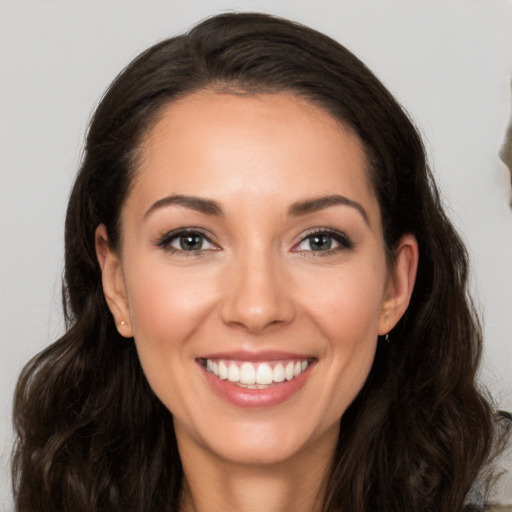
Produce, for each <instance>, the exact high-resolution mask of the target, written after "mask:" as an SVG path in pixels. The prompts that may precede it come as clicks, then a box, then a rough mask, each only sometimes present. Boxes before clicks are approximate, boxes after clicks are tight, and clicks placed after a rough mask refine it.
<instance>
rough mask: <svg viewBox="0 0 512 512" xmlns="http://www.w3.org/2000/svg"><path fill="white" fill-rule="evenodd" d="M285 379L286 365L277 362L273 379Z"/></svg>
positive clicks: (279, 380) (280, 380)
mask: <svg viewBox="0 0 512 512" xmlns="http://www.w3.org/2000/svg"><path fill="white" fill-rule="evenodd" d="M284 379H285V377H284V366H283V365H282V364H281V363H277V364H276V366H275V368H274V376H273V377H272V380H273V381H274V382H283V381H284Z"/></svg>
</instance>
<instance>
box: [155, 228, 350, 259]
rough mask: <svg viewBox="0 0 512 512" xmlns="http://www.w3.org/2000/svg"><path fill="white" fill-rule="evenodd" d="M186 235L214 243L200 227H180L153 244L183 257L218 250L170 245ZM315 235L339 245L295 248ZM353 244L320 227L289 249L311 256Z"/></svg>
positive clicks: (340, 233)
mask: <svg viewBox="0 0 512 512" xmlns="http://www.w3.org/2000/svg"><path fill="white" fill-rule="evenodd" d="M186 235H198V236H200V237H201V238H202V239H203V240H204V241H206V242H208V243H210V244H212V245H214V246H215V244H214V243H213V242H212V240H211V239H210V237H209V236H208V235H207V234H206V233H205V232H204V231H203V230H202V229H199V228H182V229H177V230H174V231H170V232H168V233H165V234H163V235H162V236H160V237H159V239H158V240H157V242H156V244H155V245H156V246H158V247H160V248H161V249H163V250H165V251H167V252H170V253H173V254H177V255H179V256H184V257H190V256H192V257H193V256H199V255H202V254H204V253H206V252H210V251H217V250H219V249H218V248H217V249H210V248H208V249H198V250H185V249H178V248H176V247H173V246H172V245H171V244H172V243H173V242H174V241H175V240H177V239H178V238H179V237H182V236H186ZM315 236H316V237H322V236H325V237H329V238H331V239H333V240H334V241H335V242H336V243H337V244H339V245H338V246H337V247H334V248H329V249H327V250H325V251H322V250H319V251H314V250H313V249H310V250H300V249H297V248H298V247H299V246H300V245H301V244H302V243H304V242H306V241H307V240H311V239H312V238H313V237H315ZM354 245H355V244H354V242H353V241H352V240H351V239H350V237H349V236H347V234H345V233H343V232H341V231H337V230H334V229H326V228H322V229H315V230H313V231H309V232H308V233H306V234H305V235H303V236H302V237H301V238H300V240H299V241H298V242H297V243H296V244H295V245H294V246H293V248H292V249H291V251H292V252H296V253H301V254H305V255H307V256H313V257H317V256H329V255H331V254H334V253H337V252H339V251H343V250H351V249H353V248H354Z"/></svg>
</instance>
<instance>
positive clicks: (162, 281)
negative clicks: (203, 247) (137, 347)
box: [125, 257, 216, 350]
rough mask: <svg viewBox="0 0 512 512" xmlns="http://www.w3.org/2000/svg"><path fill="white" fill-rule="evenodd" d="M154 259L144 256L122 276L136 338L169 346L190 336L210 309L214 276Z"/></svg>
mask: <svg viewBox="0 0 512 512" xmlns="http://www.w3.org/2000/svg"><path fill="white" fill-rule="evenodd" d="M155 259H156V260H157V261H156V262H154V263H153V264H151V260H150V259H149V258H147V257H146V258H145V261H141V262H139V263H140V264H137V262H134V263H132V264H131V266H130V267H128V268H135V269H137V271H136V272H134V273H132V274H128V275H127V276H125V280H126V286H127V290H128V294H127V297H128V305H129V309H130V317H131V321H132V326H133V332H134V337H135V339H136V340H138V341H140V342H144V343H149V344H152V345H161V348H162V349H163V350H164V349H166V347H169V346H170V347H169V348H171V349H172V345H173V344H176V343H179V342H180V341H184V340H186V339H187V338H189V337H190V336H191V335H192V334H193V332H194V331H195V329H197V328H198V326H200V325H201V324H202V323H203V321H204V318H205V317H206V316H207V315H208V312H209V311H210V310H211V307H212V304H213V302H214V297H215V289H216V286H215V277H214V276H212V275H205V272H204V271H201V270H197V271H196V272H194V273H190V272H188V271H186V270H183V269H180V268H176V267H171V266H170V265H165V263H164V264H162V262H161V261H159V260H160V258H158V257H157V258H155ZM148 260H149V261H148Z"/></svg>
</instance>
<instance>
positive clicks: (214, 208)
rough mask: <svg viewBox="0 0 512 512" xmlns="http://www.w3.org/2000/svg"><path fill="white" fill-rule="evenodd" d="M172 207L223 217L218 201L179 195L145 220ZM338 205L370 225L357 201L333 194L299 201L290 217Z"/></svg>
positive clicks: (153, 207)
mask: <svg viewBox="0 0 512 512" xmlns="http://www.w3.org/2000/svg"><path fill="white" fill-rule="evenodd" d="M170 205H177V206H183V207H185V208H189V209H190V210H195V211H197V212H199V213H203V214H204V215H211V216H218V217H220V216H222V215H223V212H222V208H221V206H220V205H219V203H217V201H213V200H212V199H205V198H202V197H196V196H188V195H182V194H179V195H172V196H167V197H164V198H162V199H159V200H158V201H156V202H155V203H153V204H152V205H151V206H150V207H149V209H148V210H147V211H146V213H145V214H144V219H146V218H147V217H148V216H149V215H150V214H151V213H153V212H154V211H155V210H158V209H160V208H164V207H166V206H170ZM338 205H343V206H350V207H352V208H355V209H356V210H357V211H358V212H359V213H360V214H361V216H362V217H363V219H364V221H365V222H366V224H368V225H370V219H369V217H368V214H367V213H366V210H365V209H364V208H363V206H362V205H361V204H360V203H358V202H357V201H353V200H352V199H349V198H348V197H345V196H342V195H341V194H333V195H329V196H322V197H315V198H313V199H305V200H303V201H297V202H295V203H293V204H292V205H291V206H290V208H289V209H288V215H291V216H293V217H298V216H301V215H307V214H308V213H314V212H318V211H320V210H324V209H325V208H329V207H330V206H338Z"/></svg>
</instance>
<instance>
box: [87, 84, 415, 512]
mask: <svg viewBox="0 0 512 512" xmlns="http://www.w3.org/2000/svg"><path fill="white" fill-rule="evenodd" d="M176 194H179V195H186V196H194V197H200V198H207V199H209V200H214V201H216V203H217V204H218V206H219V207H220V208H221V209H222V214H220V215H214V214H211V212H210V213H204V212H199V211H196V209H194V208H191V207H190V205H184V204H173V203H168V204H162V203H161V202H160V203H158V202H159V201H161V200H162V199H163V198H166V197H168V196H172V195H176ZM333 194H338V195H342V196H344V197H345V198H348V199H349V200H350V201H353V202H354V203H351V204H333V205H330V206H328V205H327V206H326V205H324V207H323V208H321V209H319V210H317V211H309V212H306V213H304V212H302V214H300V215H298V214H290V211H289V210H290V208H291V207H292V205H294V204H295V203H297V202H299V201H304V200H309V199H316V198H319V197H323V196H331V195H333ZM164 203H165V201H164ZM357 205H359V206H357ZM296 213H297V212H296ZM121 225H122V244H121V248H120V250H119V251H115V250H113V249H112V248H111V247H110V246H109V245H108V236H107V233H106V230H105V228H104V226H100V227H99V228H98V230H97V234H96V243H97V253H98V259H99V262H100V265H101V268H102V272H103V286H104V291H105V296H106V298H107V302H108V304H109V307H110V309H111V311H112V314H113V316H114V319H115V321H116V324H117V326H118V329H119V332H120V333H121V334H122V335H123V336H126V337H131V336H133V337H134V339H135V343H136V347H137V351H138V354H139V358H140V361H141V364H142V367H143V369H144V372H145V374H146V376H147V378H148V381H149V383H150V385H151V387H152V388H153V390H154V391H155V393H156V394H157V396H158V397H159V398H160V400H162V402H163V403H164V404H165V405H166V406H167V407H168V408H169V410H170V411H171V412H172V414H173V418H174V425H175V431H176V437H177V440H178V446H179V449H180V455H181V458H182V462H183V467H184V471H185V477H186V482H187V491H188V492H187V494H186V496H187V498H186V499H185V500H184V503H183V510H197V511H203V510H204V511H209V512H212V511H213V512H215V511H221V510H222V511H224V510H240V511H244V512H248V511H253V510H254V511H256V510H258V511H261V510H266V511H269V512H272V511H284V510H290V507H293V508H292V510H297V511H302V510H303V511H306V510H307V511H311V510H319V507H320V504H321V484H322V481H323V479H324V477H325V475H326V471H327V468H328V464H329V460H330V457H331V454H332V453H333V450H334V448H335V445H336V441H337V438H338V433H339V421H340V418H341V416H342V415H343V413H344V411H345V410H346V409H347V407H348V406H349V404H350V403H351V402H352V401H353V399H354V398H355V396H356V395H357V393H358V391H359V390H360V389H361V387H362V386H363V384H364V382H365V379H366V377H367V375H368V373H369V371H370V368H371V365H372V361H373V358H374V354H375V349H376V344H377V336H378V335H379V334H381V335H382V334H385V333H387V332H388V331H389V330H391V329H392V327H393V326H394V325H395V324H396V322H397V321H398V320H399V318H400V317H401V316H402V314H403V313H404V311H405V309H406V308H407V305H408V303H409V299H410V296H411V293H412V288H413V285H414V278H415V272H416V266H417V259H418V249H417V244H416V241H415V239H414V237H413V236H405V237H403V238H402V239H401V241H400V243H399V245H398V247H397V248H396V254H397V256H396V260H395V261H394V263H393V265H392V266H391V267H390V265H389V264H388V262H387V260H386V253H385V249H384V244H383V235H382V227H381V218H380V211H379V205H378V202H377V200H376V198H375V195H374V192H373V190H372V187H371V184H370V183H369V181H368V178H367V161H366V157H365V153H364V151H363V149H362V145H361V143H360V141H359V139H358V138H357V137H356V136H355V135H354V134H353V133H352V131H351V130H349V129H348V128H346V127H344V126H342V125H341V124H340V123H339V122H338V121H336V120H335V119H333V118H332V117H331V116H330V115H329V114H328V113H326V112H325V111H323V110H321V109H319V108H318V107H316V106H314V105H312V104H309V103H308V102H306V101H304V100H301V99H298V98H296V97H294V96H291V95H285V94H273V95H270V94H267V95H259V96H239V95H230V94H221V93H216V92H214V91H200V92H196V93H194V94H191V95H189V96H186V97H185V98H182V99H180V100H179V101H175V102H173V103H171V104H170V105H168V106H167V107H166V108H165V109H164V110H163V112H162V114H161V116H160V118H159V120H158V121H157V123H156V124H155V126H153V128H152V129H151V130H150V131H149V133H148V134H147V136H146V139H145V141H144V144H143V147H142V148H141V158H140V161H139V166H138V169H137V172H136V177H135V181H134V186H133V188H132V189H131V191H130V193H129V196H128V197H127V199H126V202H125V204H124V206H123V209H122V214H121ZM184 227H185V228H187V227H193V228H200V229H201V230H202V231H204V232H205V233H206V235H207V236H208V238H209V241H204V242H203V248H202V249H201V250H197V251H184V250H180V247H181V246H180V239H179V237H178V238H174V239H172V237H170V236H167V238H165V236H166V234H168V233H169V232H172V231H173V230H176V229H178V228H184ZM317 228H323V229H326V228H329V229H331V230H336V232H339V233H342V234H343V236H344V237H348V238H349V239H350V243H349V244H348V245H347V244H346V243H345V238H343V237H342V238H341V239H340V240H342V243H339V242H336V240H335V239H329V241H330V242H331V244H332V246H331V249H330V250H324V248H323V246H322V249H321V250H316V251H314V250H312V246H311V238H307V237H308V236H309V235H310V234H311V231H312V230H315V229H317ZM162 237H163V238H164V239H165V243H166V245H165V244H163V243H162ZM172 248H174V250H172ZM131 342H132V341H127V343H131ZM234 350H243V351H246V352H248V353H254V352H256V353H257V352H259V351H276V350H279V351H286V352H291V353H294V354H300V355H305V356H308V357H310V358H312V360H313V361H314V364H312V365H311V367H310V368H309V369H308V375H307V379H306V380H305V384H304V385H303V386H302V388H300V390H298V391H297V392H296V393H294V394H293V395H292V396H291V397H290V398H289V399H287V400H285V401H284V402H283V403H280V404H278V405H275V406H272V407H259V408H258V407H256V408H255V407H248V408H244V407H239V406H236V405H233V404H232V403H229V402H228V401H226V400H224V399H223V398H222V397H220V396H219V395H218V394H216V393H215V392H214V391H213V390H212V388H211V387H210V386H209V385H208V383H207V380H206V379H205V372H204V369H203V368H202V367H201V366H200V365H199V364H198V362H197V358H199V357H204V355H205V354H210V353H214V352H230V351H234Z"/></svg>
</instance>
